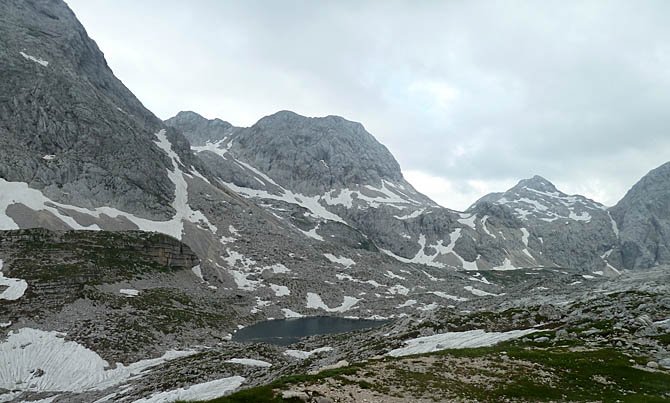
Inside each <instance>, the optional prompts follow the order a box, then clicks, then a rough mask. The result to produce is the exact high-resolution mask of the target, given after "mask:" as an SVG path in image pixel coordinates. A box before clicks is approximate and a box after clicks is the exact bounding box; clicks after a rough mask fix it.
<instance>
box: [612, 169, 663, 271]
mask: <svg viewBox="0 0 670 403" xmlns="http://www.w3.org/2000/svg"><path fill="white" fill-rule="evenodd" d="M610 212H611V214H612V217H614V219H615V220H616V222H617V225H618V226H619V228H620V230H621V250H622V258H623V265H624V267H625V268H627V269H640V268H648V267H652V266H655V265H659V264H668V263H670V162H669V163H665V164H663V165H661V166H660V167H658V168H656V169H654V170H652V171H650V172H649V173H648V174H647V175H645V176H644V177H643V178H642V179H640V181H639V182H637V183H636V184H635V185H634V186H633V187H632V188H631V189H630V190H629V191H628V193H626V195H625V196H624V198H623V199H621V201H619V203H617V204H616V205H615V206H614V207H612V208H611V209H610Z"/></svg>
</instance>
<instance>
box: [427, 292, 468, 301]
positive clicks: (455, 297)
mask: <svg viewBox="0 0 670 403" xmlns="http://www.w3.org/2000/svg"><path fill="white" fill-rule="evenodd" d="M430 294H433V295H437V296H438V297H440V298H444V299H450V300H453V301H458V302H464V301H467V300H468V299H467V298H463V297H457V296H455V295H449V294H447V293H445V292H442V291H431V292H430Z"/></svg>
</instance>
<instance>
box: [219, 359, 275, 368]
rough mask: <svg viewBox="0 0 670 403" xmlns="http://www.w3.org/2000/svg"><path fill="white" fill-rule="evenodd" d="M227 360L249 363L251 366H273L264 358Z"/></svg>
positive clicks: (241, 363)
mask: <svg viewBox="0 0 670 403" xmlns="http://www.w3.org/2000/svg"><path fill="white" fill-rule="evenodd" d="M225 362H230V363H232V364H240V365H247V366H250V367H263V368H269V367H271V366H272V364H270V363H269V362H267V361H262V360H254V359H252V358H231V359H229V360H226V361H225Z"/></svg>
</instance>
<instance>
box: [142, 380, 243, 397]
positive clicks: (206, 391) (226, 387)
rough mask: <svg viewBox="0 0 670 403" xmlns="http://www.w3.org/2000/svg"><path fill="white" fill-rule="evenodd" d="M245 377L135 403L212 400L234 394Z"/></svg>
mask: <svg viewBox="0 0 670 403" xmlns="http://www.w3.org/2000/svg"><path fill="white" fill-rule="evenodd" d="M244 379H245V378H244V377H241V376H231V377H228V378H223V379H217V380H215V381H210V382H205V383H199V384H197V385H192V386H189V387H188V388H179V389H176V390H171V391H169V392H161V393H158V394H155V395H153V396H151V397H149V398H145V399H140V400H136V401H135V403H166V402H175V401H178V400H179V401H181V400H185V401H190V400H210V399H215V398H217V397H220V396H223V395H225V394H226V393H228V392H232V391H233V390H235V389H237V388H239V387H240V385H242V382H244Z"/></svg>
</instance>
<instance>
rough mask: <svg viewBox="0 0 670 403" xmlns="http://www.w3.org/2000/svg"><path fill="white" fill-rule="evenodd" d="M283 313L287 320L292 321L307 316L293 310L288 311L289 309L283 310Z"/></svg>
mask: <svg viewBox="0 0 670 403" xmlns="http://www.w3.org/2000/svg"><path fill="white" fill-rule="evenodd" d="M281 311H282V312H283V313H284V318H286V319H291V318H302V317H304V316H305V315H303V314H300V313H298V312H294V311H292V310H290V309H288V308H284V309H282V310H281Z"/></svg>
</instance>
